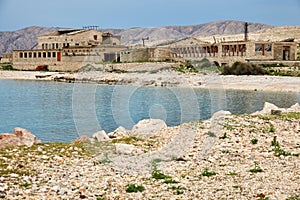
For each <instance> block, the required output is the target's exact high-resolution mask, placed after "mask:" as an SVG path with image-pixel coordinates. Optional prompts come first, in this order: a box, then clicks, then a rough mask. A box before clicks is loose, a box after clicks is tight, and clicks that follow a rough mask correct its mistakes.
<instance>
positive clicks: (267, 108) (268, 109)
mask: <svg viewBox="0 0 300 200" xmlns="http://www.w3.org/2000/svg"><path fill="white" fill-rule="evenodd" d="M271 110H280V109H279V108H278V107H277V106H276V105H274V104H272V103H269V102H265V104H264V108H263V109H262V110H261V111H257V112H255V113H252V115H270V114H271Z"/></svg>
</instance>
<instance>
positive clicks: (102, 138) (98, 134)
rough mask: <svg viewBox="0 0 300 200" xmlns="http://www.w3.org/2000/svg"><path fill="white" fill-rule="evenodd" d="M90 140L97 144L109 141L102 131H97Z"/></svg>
mask: <svg viewBox="0 0 300 200" xmlns="http://www.w3.org/2000/svg"><path fill="white" fill-rule="evenodd" d="M92 139H94V140H96V141H97V142H104V141H107V140H109V137H108V135H107V134H106V132H105V131H104V130H102V131H98V132H96V133H94V134H93V136H92Z"/></svg>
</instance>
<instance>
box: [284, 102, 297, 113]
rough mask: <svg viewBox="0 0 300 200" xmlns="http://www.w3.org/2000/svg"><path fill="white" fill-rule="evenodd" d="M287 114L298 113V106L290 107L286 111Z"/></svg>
mask: <svg viewBox="0 0 300 200" xmlns="http://www.w3.org/2000/svg"><path fill="white" fill-rule="evenodd" d="M286 111H287V112H300V105H299V103H296V104H294V105H292V106H291V107H290V108H288V109H286Z"/></svg>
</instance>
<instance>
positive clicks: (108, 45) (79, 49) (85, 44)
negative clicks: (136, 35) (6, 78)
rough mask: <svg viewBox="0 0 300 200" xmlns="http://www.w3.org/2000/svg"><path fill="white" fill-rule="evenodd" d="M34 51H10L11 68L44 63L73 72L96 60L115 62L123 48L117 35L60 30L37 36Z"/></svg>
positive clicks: (93, 31) (89, 31) (34, 67)
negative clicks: (11, 56) (11, 55)
mask: <svg viewBox="0 0 300 200" xmlns="http://www.w3.org/2000/svg"><path fill="white" fill-rule="evenodd" d="M37 47H38V48H37V49H36V50H15V51H13V67H14V68H15V69H19V70H35V69H36V68H37V67H38V66H41V65H43V66H47V67H48V69H49V70H52V71H74V70H78V69H79V68H80V67H82V66H84V65H86V64H89V63H97V62H99V63H100V62H114V61H119V60H120V56H119V52H120V51H121V50H124V49H126V48H127V47H126V46H123V45H121V37H120V36H113V35H112V34H110V33H103V32H100V31H98V30H84V29H63V30H58V31H56V32H53V33H50V34H45V35H41V36H39V37H38V46H37Z"/></svg>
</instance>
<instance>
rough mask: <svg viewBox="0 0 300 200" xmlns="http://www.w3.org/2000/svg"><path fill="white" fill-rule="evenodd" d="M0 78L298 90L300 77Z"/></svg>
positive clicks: (13, 74)
mask: <svg viewBox="0 0 300 200" xmlns="http://www.w3.org/2000/svg"><path fill="white" fill-rule="evenodd" d="M0 79H15V80H38V81H60V82H68V83H94V84H109V85H131V86H137V87H140V86H158V87H165V86H166V87H186V88H206V89H211V88H218V89H224V90H227V89H232V90H251V91H275V92H296V93H299V92H300V78H299V77H282V76H231V75H230V76H222V75H218V74H216V73H211V72H210V73H181V72H176V71H174V70H167V69H164V70H162V71H155V70H154V71H150V72H144V71H134V72H126V73H116V72H104V71H89V72H78V73H59V72H29V71H24V72H22V71H0Z"/></svg>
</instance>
